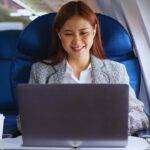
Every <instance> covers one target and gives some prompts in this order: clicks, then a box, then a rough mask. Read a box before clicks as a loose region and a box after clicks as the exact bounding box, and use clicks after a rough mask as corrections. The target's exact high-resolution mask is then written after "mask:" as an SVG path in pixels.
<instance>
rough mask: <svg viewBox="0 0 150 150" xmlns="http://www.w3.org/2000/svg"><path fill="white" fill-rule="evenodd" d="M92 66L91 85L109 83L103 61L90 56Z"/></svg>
mask: <svg viewBox="0 0 150 150" xmlns="http://www.w3.org/2000/svg"><path fill="white" fill-rule="evenodd" d="M91 65H92V78H93V79H92V83H96V84H97V83H100V84H106V83H110V78H109V75H108V72H107V70H106V67H105V64H104V62H103V60H100V59H98V58H97V57H95V56H93V55H92V56H91Z"/></svg>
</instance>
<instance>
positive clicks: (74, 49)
mask: <svg viewBox="0 0 150 150" xmlns="http://www.w3.org/2000/svg"><path fill="white" fill-rule="evenodd" d="M71 48H72V50H73V51H75V52H79V51H81V50H82V49H83V48H85V46H82V47H71Z"/></svg>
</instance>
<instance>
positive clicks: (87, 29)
mask: <svg viewBox="0 0 150 150" xmlns="http://www.w3.org/2000/svg"><path fill="white" fill-rule="evenodd" d="M88 29H89V28H81V29H79V31H81V30H88Z"/></svg>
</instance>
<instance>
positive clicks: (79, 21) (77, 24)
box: [62, 16, 92, 30]
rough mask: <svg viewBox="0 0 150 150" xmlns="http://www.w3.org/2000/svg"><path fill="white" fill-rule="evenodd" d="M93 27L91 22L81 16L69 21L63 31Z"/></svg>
mask: <svg viewBox="0 0 150 150" xmlns="http://www.w3.org/2000/svg"><path fill="white" fill-rule="evenodd" d="M91 28H92V25H91V24H90V22H89V21H88V20H86V19H84V18H82V17H80V16H73V17H71V18H70V19H68V20H67V21H66V22H65V23H64V25H63V27H62V29H63V30H74V29H77V30H83V29H84V30H85V29H91Z"/></svg>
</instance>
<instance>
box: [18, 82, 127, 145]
mask: <svg viewBox="0 0 150 150" xmlns="http://www.w3.org/2000/svg"><path fill="white" fill-rule="evenodd" d="M17 93H18V100H19V108H20V117H21V127H22V136H23V145H24V146H43V147H44V146H46V147H47V146H50V147H124V146H126V144H127V137H128V97H129V96H128V85H125V84H51V85H50V84H49V85H48V84H20V85H18V87H17Z"/></svg>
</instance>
